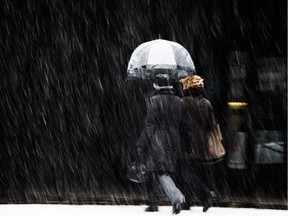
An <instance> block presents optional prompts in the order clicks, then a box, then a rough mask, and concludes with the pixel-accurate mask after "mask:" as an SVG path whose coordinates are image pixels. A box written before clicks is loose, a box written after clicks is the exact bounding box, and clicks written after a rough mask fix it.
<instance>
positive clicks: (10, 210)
mask: <svg viewBox="0 0 288 216" xmlns="http://www.w3.org/2000/svg"><path fill="white" fill-rule="evenodd" d="M145 207H146V206H122V205H121V206H120V205H119V206H117V205H114V206H110V205H109V206H108V205H105V206H104V205H103V206H101V205H50V204H49V205H48V204H46V205H42V204H41V205H37V204H32V205H31V204H25V205H20V204H16V205H7V204H3V205H0V215H1V216H36V215H37V216H46V215H47V216H48V215H49V216H52V215H53V216H58V215H59V216H66V215H67V216H122V215H123V216H138V215H139V216H149V215H153V216H154V215H155V216H163V215H172V212H171V210H172V207H171V206H160V208H159V212H153V213H147V212H144V209H145ZM179 215H182V216H184V215H191V216H197V215H202V216H204V215H207V216H209V215H218V216H225V215H229V216H287V215H288V211H286V210H271V209H254V208H220V207H212V208H210V209H209V210H208V212H206V213H203V212H202V207H192V208H191V210H190V211H181V213H180V214H179Z"/></svg>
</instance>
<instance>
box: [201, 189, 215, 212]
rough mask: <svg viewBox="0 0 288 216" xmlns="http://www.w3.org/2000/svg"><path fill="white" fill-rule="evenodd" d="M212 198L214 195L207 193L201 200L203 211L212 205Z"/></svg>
mask: <svg viewBox="0 0 288 216" xmlns="http://www.w3.org/2000/svg"><path fill="white" fill-rule="evenodd" d="M213 198H214V196H213V195H212V194H211V193H209V194H208V196H207V198H206V199H205V200H204V202H203V212H207V211H208V209H209V208H210V207H211V206H212V200H213Z"/></svg>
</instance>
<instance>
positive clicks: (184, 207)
mask: <svg viewBox="0 0 288 216" xmlns="http://www.w3.org/2000/svg"><path fill="white" fill-rule="evenodd" d="M190 207H191V205H189V204H188V203H187V202H183V203H181V210H190Z"/></svg>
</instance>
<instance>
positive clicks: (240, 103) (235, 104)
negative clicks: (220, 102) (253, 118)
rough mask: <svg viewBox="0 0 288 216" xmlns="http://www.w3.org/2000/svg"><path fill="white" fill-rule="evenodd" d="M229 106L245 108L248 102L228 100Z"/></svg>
mask: <svg viewBox="0 0 288 216" xmlns="http://www.w3.org/2000/svg"><path fill="white" fill-rule="evenodd" d="M228 106H229V108H231V109H243V108H245V107H247V106H248V103H246V102H228Z"/></svg>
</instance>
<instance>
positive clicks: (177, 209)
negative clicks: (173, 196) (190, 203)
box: [172, 202, 181, 214]
mask: <svg viewBox="0 0 288 216" xmlns="http://www.w3.org/2000/svg"><path fill="white" fill-rule="evenodd" d="M180 212H181V203H180V202H175V203H174V204H173V209H172V214H179V213H180Z"/></svg>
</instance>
